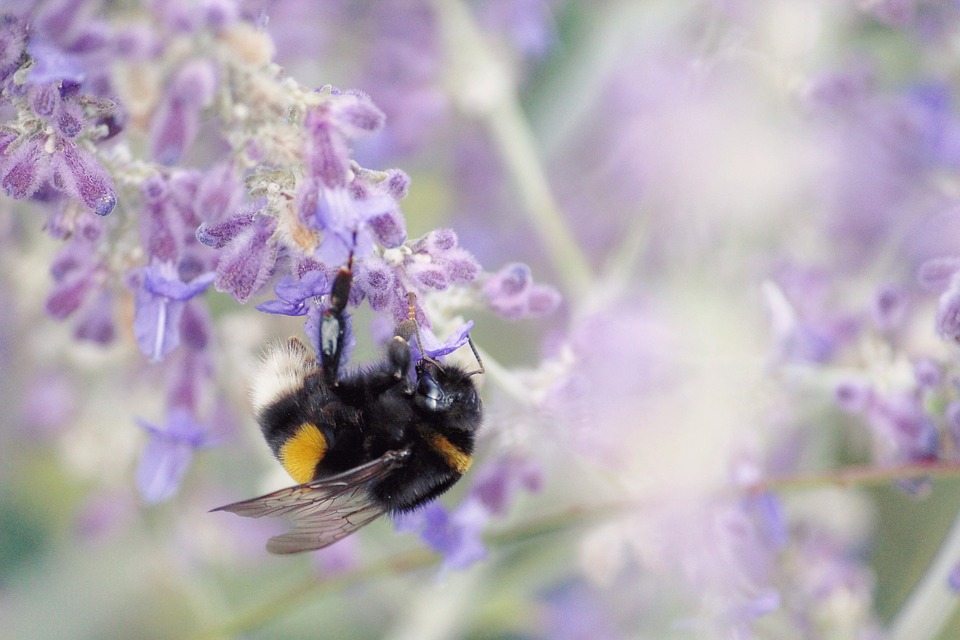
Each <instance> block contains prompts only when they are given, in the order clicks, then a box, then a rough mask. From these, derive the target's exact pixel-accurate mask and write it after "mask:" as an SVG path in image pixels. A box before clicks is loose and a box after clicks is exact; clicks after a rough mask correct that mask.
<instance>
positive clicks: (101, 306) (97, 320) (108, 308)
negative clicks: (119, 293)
mask: <svg viewBox="0 0 960 640" xmlns="http://www.w3.org/2000/svg"><path fill="white" fill-rule="evenodd" d="M73 335H74V337H76V338H77V339H78V340H89V341H90V342H95V343H97V344H102V345H105V344H110V343H111V342H113V340H114V339H115V338H116V335H117V330H116V325H115V324H114V320H113V305H112V304H111V298H110V295H109V294H108V293H102V294H101V295H100V297H99V299H98V300H97V301H96V303H95V304H91V305H89V309H88V310H86V311H85V312H84V315H83V317H82V318H80V321H79V322H78V323H77V326H76V328H75V329H74V331H73Z"/></svg>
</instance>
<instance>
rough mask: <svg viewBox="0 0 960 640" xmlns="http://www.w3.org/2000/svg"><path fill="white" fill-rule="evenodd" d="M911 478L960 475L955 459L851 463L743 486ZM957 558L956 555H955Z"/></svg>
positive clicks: (801, 486) (791, 486) (863, 483)
mask: <svg viewBox="0 0 960 640" xmlns="http://www.w3.org/2000/svg"><path fill="white" fill-rule="evenodd" d="M911 478H960V463H958V462H913V463H910V464H899V465H891V466H886V467H876V466H851V467H844V468H842V469H831V470H829V471H822V472H816V473H797V474H793V475H783V476H772V477H769V478H764V479H762V480H760V481H758V482H756V483H755V484H752V485H749V486H747V487H745V489H746V490H747V491H748V492H758V493H759V492H763V491H774V490H780V489H804V488H813V487H821V486H826V485H840V486H850V485H856V486H869V485H874V486H875V485H882V484H888V483H890V482H894V481H896V480H908V479H911ZM958 557H960V556H958Z"/></svg>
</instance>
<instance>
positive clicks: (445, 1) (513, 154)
mask: <svg viewBox="0 0 960 640" xmlns="http://www.w3.org/2000/svg"><path fill="white" fill-rule="evenodd" d="M434 5H435V7H436V9H437V16H438V18H439V20H440V25H441V26H440V30H441V33H442V34H443V37H444V39H445V45H446V46H445V53H446V55H447V57H448V60H449V67H448V84H449V85H450V86H449V90H450V94H451V95H452V96H453V97H454V99H455V100H457V102H458V106H459V107H460V109H461V111H463V112H464V113H466V114H467V115H469V116H472V117H474V118H476V119H477V120H479V121H480V122H482V123H483V124H484V126H485V127H486V128H487V130H488V131H489V133H490V136H491V138H492V140H493V143H494V144H495V145H496V147H497V149H498V150H499V152H500V155H501V158H502V159H503V162H504V164H505V165H506V168H507V170H508V172H509V173H510V175H511V176H512V178H513V181H514V183H515V184H516V187H517V190H518V192H519V195H520V198H521V200H522V201H523V205H524V206H523V208H522V210H523V212H524V213H525V214H526V215H527V217H528V219H529V220H530V223H531V224H532V225H533V227H534V228H535V229H536V231H537V233H538V234H539V236H540V238H541V239H542V241H543V244H544V248H545V249H546V252H547V255H548V257H549V258H550V261H551V262H552V263H553V265H554V268H555V269H556V270H557V273H558V274H559V276H560V277H561V278H562V279H563V282H564V286H565V288H566V289H567V291H568V293H570V294H572V295H574V296H576V295H580V294H582V293H583V292H584V291H586V289H587V287H588V286H589V284H590V282H592V280H593V277H592V272H591V268H590V265H589V263H588V261H587V258H586V256H585V255H584V254H583V252H582V251H581V250H580V247H579V246H578V245H577V243H576V241H575V240H574V237H573V235H572V234H571V233H570V229H569V228H568V227H567V225H566V222H565V221H564V219H563V216H562V214H561V212H560V208H559V207H558V206H557V203H556V200H555V199H554V197H553V193H552V192H551V189H550V185H549V182H548V180H547V176H546V172H545V171H544V168H543V165H542V163H541V162H540V158H539V156H538V153H537V141H536V139H535V138H534V135H533V132H532V130H531V128H530V124H529V122H528V121H527V118H526V116H525V115H524V113H523V111H522V109H521V108H520V104H519V101H518V99H517V93H516V89H515V87H514V84H513V79H512V78H511V74H510V72H509V71H508V67H507V65H506V64H505V63H504V61H503V60H501V59H500V58H499V57H498V56H497V55H496V52H495V51H494V49H493V48H492V47H491V46H490V45H489V44H488V43H487V42H486V40H485V39H484V37H483V34H482V33H481V32H480V30H479V28H478V27H477V25H476V23H475V22H474V20H473V17H472V15H471V13H470V9H469V8H468V7H466V6H465V5H464V4H463V3H462V2H461V1H460V0H436V1H435V3H434Z"/></svg>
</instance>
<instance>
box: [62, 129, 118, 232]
mask: <svg viewBox="0 0 960 640" xmlns="http://www.w3.org/2000/svg"><path fill="white" fill-rule="evenodd" d="M52 167H53V171H54V186H56V187H57V188H58V189H60V190H62V191H63V192H65V193H66V194H67V195H69V196H71V197H73V198H76V199H77V200H79V201H80V202H82V203H83V204H84V205H86V206H87V207H88V208H90V209H91V210H92V211H93V212H94V213H96V214H97V215H98V216H105V215H107V214H108V213H110V212H111V211H113V208H114V207H115V206H116V204H117V195H116V190H115V189H114V187H113V182H112V181H111V180H110V177H109V176H108V175H107V172H106V171H105V170H104V169H103V167H102V166H101V165H100V163H99V162H97V160H96V158H94V157H93V155H92V154H90V153H89V152H87V151H84V150H83V149H81V148H79V147H78V146H76V145H75V144H73V143H71V142H65V143H64V145H63V149H61V150H60V152H59V153H54V154H53V158H52Z"/></svg>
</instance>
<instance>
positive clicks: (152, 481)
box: [137, 407, 211, 504]
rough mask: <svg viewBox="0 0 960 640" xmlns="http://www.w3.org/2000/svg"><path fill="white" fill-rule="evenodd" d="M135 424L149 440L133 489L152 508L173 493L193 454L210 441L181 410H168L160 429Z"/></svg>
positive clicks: (190, 416)
mask: <svg viewBox="0 0 960 640" xmlns="http://www.w3.org/2000/svg"><path fill="white" fill-rule="evenodd" d="M137 422H138V424H139V425H140V426H141V427H143V428H144V429H145V430H146V432H147V435H148V436H149V438H150V440H149V442H148V443H147V446H146V448H145V449H144V450H143V454H142V456H141V457H140V465H139V466H138V467H137V487H138V488H139V489H140V494H141V495H142V496H143V498H144V500H146V501H147V503H148V504H156V503H158V502H162V501H164V500H166V499H167V498H169V497H170V496H172V495H173V494H174V493H176V492H177V489H179V487H180V481H181V480H182V478H183V474H184V473H186V471H187V469H188V468H189V467H190V461H191V460H192V459H193V452H194V451H196V450H197V449H199V448H201V447H206V446H209V445H210V444H211V439H210V437H209V435H208V433H207V429H206V427H204V426H201V425H199V424H198V423H197V422H196V421H195V419H194V417H193V415H191V413H190V412H189V411H187V410H186V409H184V408H182V407H174V408H172V409H170V411H169V412H168V413H167V420H166V424H165V425H164V427H163V428H160V427H156V426H154V425H152V424H150V423H148V422H146V421H143V420H137Z"/></svg>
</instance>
